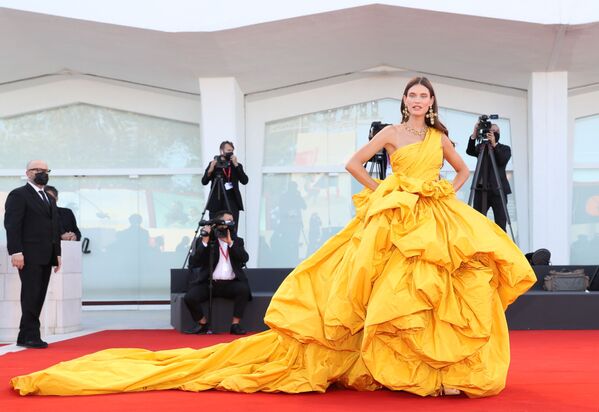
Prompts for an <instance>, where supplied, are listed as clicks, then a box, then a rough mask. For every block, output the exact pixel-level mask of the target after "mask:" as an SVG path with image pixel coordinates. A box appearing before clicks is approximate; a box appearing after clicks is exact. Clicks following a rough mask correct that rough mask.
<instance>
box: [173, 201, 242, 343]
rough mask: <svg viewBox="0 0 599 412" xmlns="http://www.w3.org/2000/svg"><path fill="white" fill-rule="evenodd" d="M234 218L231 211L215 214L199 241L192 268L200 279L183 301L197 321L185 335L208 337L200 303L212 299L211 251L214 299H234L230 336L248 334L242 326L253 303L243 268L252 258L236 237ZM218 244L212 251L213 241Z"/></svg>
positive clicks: (207, 327)
mask: <svg viewBox="0 0 599 412" xmlns="http://www.w3.org/2000/svg"><path fill="white" fill-rule="evenodd" d="M232 220H233V215H232V213H231V212H229V211H220V212H217V213H215V218H214V219H212V220H211V222H213V223H212V224H211V225H206V226H203V227H202V231H201V232H200V236H201V238H199V239H197V240H196V244H195V245H193V251H192V254H191V256H190V259H189V267H190V268H198V271H196V272H197V277H196V278H195V279H193V280H192V282H191V284H190V288H189V290H188V291H187V293H186V294H185V297H184V300H185V304H186V305H187V308H188V309H189V311H190V312H191V316H192V317H193V319H194V321H195V322H197V325H195V326H194V327H193V328H191V329H189V330H186V331H185V333H198V334H201V333H206V332H207V331H208V329H209V326H210V325H208V319H207V318H206V316H204V314H203V312H202V306H201V303H202V302H205V301H207V300H208V299H209V286H210V267H209V265H210V262H211V260H210V251H211V250H212V266H213V267H212V270H213V273H212V282H213V283H212V297H222V298H226V299H232V300H233V301H234V302H235V303H234V307H233V321H232V324H231V334H233V335H245V333H246V331H245V330H244V329H243V328H242V327H241V325H240V324H239V322H240V320H241V318H242V317H243V312H244V310H245V306H246V305H247V302H248V300H250V299H251V291H250V286H249V283H248V280H247V276H246V275H245V272H244V271H243V266H244V265H245V263H246V262H247V261H248V259H249V256H248V253H247V252H246V250H245V248H244V247H243V239H242V238H240V237H237V236H236V235H235V231H234V230H233V228H234V227H233V226H232V225H234V223H233V222H232ZM211 237H212V241H213V242H215V243H216V245H214V247H212V248H211V247H210V245H209V243H210V241H211Z"/></svg>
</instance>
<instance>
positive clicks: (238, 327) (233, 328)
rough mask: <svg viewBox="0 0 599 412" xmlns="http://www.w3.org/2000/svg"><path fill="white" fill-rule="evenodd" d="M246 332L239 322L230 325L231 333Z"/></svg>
mask: <svg viewBox="0 0 599 412" xmlns="http://www.w3.org/2000/svg"><path fill="white" fill-rule="evenodd" d="M246 333H247V332H246V331H245V329H243V328H242V327H241V325H240V324H239V323H234V324H232V325H231V335H245V334H246Z"/></svg>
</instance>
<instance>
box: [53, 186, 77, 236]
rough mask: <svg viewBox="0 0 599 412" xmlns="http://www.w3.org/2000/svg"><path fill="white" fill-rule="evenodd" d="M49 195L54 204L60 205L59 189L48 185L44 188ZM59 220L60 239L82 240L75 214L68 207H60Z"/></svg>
mask: <svg viewBox="0 0 599 412" xmlns="http://www.w3.org/2000/svg"><path fill="white" fill-rule="evenodd" d="M44 190H45V191H46V193H47V194H49V195H50V196H52V198H53V199H54V203H56V204H57V205H58V189H56V188H55V187H54V186H50V185H46V187H45V188H44ZM58 218H59V220H60V238H61V239H62V240H81V232H80V231H79V228H78V227H77V219H75V214H74V213H73V211H72V210H71V209H69V208H68V207H58Z"/></svg>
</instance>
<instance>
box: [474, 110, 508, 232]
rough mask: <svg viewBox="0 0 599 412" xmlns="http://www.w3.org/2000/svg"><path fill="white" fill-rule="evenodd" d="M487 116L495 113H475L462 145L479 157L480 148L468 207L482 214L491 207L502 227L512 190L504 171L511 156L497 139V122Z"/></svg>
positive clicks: (504, 228)
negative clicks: (491, 157)
mask: <svg viewBox="0 0 599 412" xmlns="http://www.w3.org/2000/svg"><path fill="white" fill-rule="evenodd" d="M489 118H491V119H493V118H497V116H496V115H491V116H486V115H483V116H480V117H479V119H478V122H477V123H476V125H475V126H474V132H473V133H472V135H471V136H470V139H469V140H468V148H467V149H466V153H468V154H469V155H470V156H474V157H479V155H480V153H481V150H482V151H483V155H482V157H479V162H480V165H478V164H477V169H479V171H480V172H479V174H478V178H477V179H476V182H473V183H472V185H473V188H474V190H475V193H474V202H473V204H472V207H473V208H474V209H476V210H478V211H479V212H480V213H482V214H483V215H486V214H487V212H488V211H489V208H492V209H493V216H494V217H495V223H496V224H497V225H498V226H499V227H501V228H502V229H503V230H504V231H505V230H506V222H507V210H506V209H507V195H508V194H510V193H512V190H511V188H510V184H509V182H508V180H507V175H506V173H505V166H506V165H507V163H508V161H509V160H510V158H511V157H512V150H511V148H510V147H509V146H507V145H504V144H501V143H499V135H500V133H499V126H497V125H496V124H495V123H491V122H490V120H489ZM485 146H486V147H485ZM490 156H494V158H495V165H496V168H497V175H498V177H499V181H500V183H501V190H500V187H499V186H498V184H497V177H496V176H495V171H494V167H493V164H492V161H491V159H490ZM501 191H503V200H504V202H505V204H503V202H502V201H501ZM504 206H505V207H504Z"/></svg>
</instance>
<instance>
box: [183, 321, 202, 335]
mask: <svg viewBox="0 0 599 412" xmlns="http://www.w3.org/2000/svg"><path fill="white" fill-rule="evenodd" d="M183 333H187V334H188V335H204V334H206V333H208V324H207V323H196V325H195V326H194V327H193V328H190V329H185V330H184V331H183Z"/></svg>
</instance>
